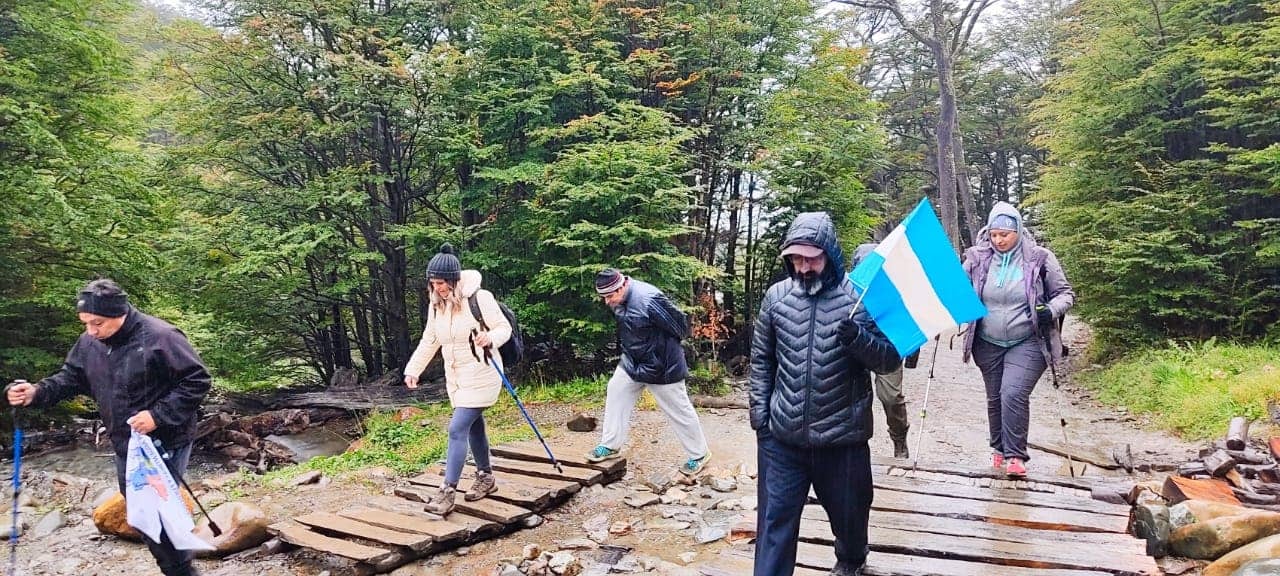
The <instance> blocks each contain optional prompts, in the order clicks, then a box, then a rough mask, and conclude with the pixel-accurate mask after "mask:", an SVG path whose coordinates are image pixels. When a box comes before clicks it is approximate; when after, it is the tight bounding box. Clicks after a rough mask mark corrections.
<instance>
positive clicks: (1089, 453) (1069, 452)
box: [1027, 440, 1120, 470]
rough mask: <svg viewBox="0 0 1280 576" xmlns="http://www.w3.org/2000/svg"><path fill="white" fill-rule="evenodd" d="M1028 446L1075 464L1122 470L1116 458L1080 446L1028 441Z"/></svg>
mask: <svg viewBox="0 0 1280 576" xmlns="http://www.w3.org/2000/svg"><path fill="white" fill-rule="evenodd" d="M1027 446H1028V447H1030V448H1035V449H1036V450H1039V451H1041V452H1048V453H1050V454H1053V455H1055V456H1062V457H1064V458H1071V460H1073V461H1075V462H1088V463H1089V464H1092V465H1094V466H1097V467H1098V468H1102V469H1104V470H1119V469H1120V464H1119V463H1117V462H1116V460H1115V458H1112V457H1111V456H1109V455H1106V454H1099V453H1097V452H1094V451H1093V450H1089V449H1086V448H1082V447H1080V446H1066V445H1063V444H1058V443H1056V442H1037V441H1030V440H1029V441H1027Z"/></svg>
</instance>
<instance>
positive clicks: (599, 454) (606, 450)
mask: <svg viewBox="0 0 1280 576" xmlns="http://www.w3.org/2000/svg"><path fill="white" fill-rule="evenodd" d="M621 454H622V451H620V450H614V449H613V448H610V447H608V446H605V445H604V444H601V445H599V446H596V449H595V450H592V451H590V452H587V462H604V461H605V460H609V459H611V458H617V457H618V456H619V455H621Z"/></svg>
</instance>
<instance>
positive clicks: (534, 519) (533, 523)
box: [521, 514, 543, 528]
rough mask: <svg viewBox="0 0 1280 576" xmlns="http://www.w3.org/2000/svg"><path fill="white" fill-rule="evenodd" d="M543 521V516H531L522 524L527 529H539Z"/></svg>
mask: <svg viewBox="0 0 1280 576" xmlns="http://www.w3.org/2000/svg"><path fill="white" fill-rule="evenodd" d="M542 521H543V518H542V516H541V515H539V514H530V515H529V517H527V518H525V519H524V521H523V522H521V524H523V525H524V527H525V528H537V527H539V526H541V525H542Z"/></svg>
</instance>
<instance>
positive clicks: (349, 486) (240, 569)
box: [19, 321, 1195, 576]
mask: <svg viewBox="0 0 1280 576" xmlns="http://www.w3.org/2000/svg"><path fill="white" fill-rule="evenodd" d="M1067 326H1068V328H1067V341H1068V342H1069V343H1070V344H1071V346H1072V348H1073V349H1076V350H1083V349H1084V345H1085V344H1086V341H1087V338H1088V334H1087V333H1085V332H1084V331H1083V330H1082V329H1081V328H1080V327H1081V325H1080V324H1078V323H1076V322H1073V321H1069V322H1068V323H1067ZM931 353H932V345H929V346H928V347H926V348H925V350H924V353H923V354H922V358H921V362H920V367H919V368H916V369H913V370H908V371H907V372H906V377H905V384H904V386H905V394H906V396H907V399H908V402H909V413H910V415H911V423H912V430H911V435H910V440H911V443H912V444H911V447H912V449H913V450H914V449H915V448H916V444H915V442H916V437H917V436H916V433H917V431H918V430H919V429H920V408H921V404H922V403H923V401H924V396H925V387H926V381H927V377H928V373H929V366H928V363H929V355H930V354H931ZM1064 380H1065V381H1067V382H1064V384H1063V387H1062V388H1061V389H1060V390H1055V389H1054V388H1053V386H1052V385H1051V382H1050V377H1049V375H1048V374H1046V375H1045V377H1044V378H1043V379H1042V380H1041V382H1040V384H1039V385H1038V386H1037V388H1036V390H1035V393H1034V394H1033V397H1032V431H1031V439H1032V441H1045V442H1053V443H1061V442H1062V432H1061V429H1060V427H1059V425H1058V418H1059V409H1060V410H1061V412H1062V416H1063V417H1065V418H1066V420H1067V422H1068V434H1069V440H1070V444H1071V445H1075V446H1082V447H1091V448H1092V449H1093V450H1094V451H1096V452H1101V453H1103V454H1108V453H1109V452H1110V449H1111V448H1112V447H1113V446H1123V445H1124V444H1125V443H1129V444H1131V446H1132V450H1133V455H1134V458H1135V461H1137V462H1138V463H1143V462H1148V463H1154V462H1160V463H1178V462H1182V461H1186V460H1187V459H1189V458H1190V457H1191V456H1192V454H1193V452H1194V449H1195V447H1193V446H1192V445H1190V444H1188V443H1185V442H1182V441H1180V440H1177V439H1176V438H1173V437H1172V436H1170V435H1167V434H1163V433H1160V432H1156V431H1151V430H1144V429H1143V428H1142V427H1141V426H1142V423H1141V422H1139V421H1138V420H1136V419H1134V418H1131V417H1128V416H1127V415H1126V414H1124V413H1123V412H1120V411H1117V410H1114V409H1111V408H1107V407H1104V406H1101V405H1099V404H1098V403H1097V402H1095V401H1093V400H1091V399H1090V398H1089V397H1088V395H1087V393H1085V392H1084V391H1081V390H1079V389H1076V388H1075V387H1073V386H1072V385H1071V384H1070V383H1069V380H1070V378H1069V377H1065V378H1064ZM982 390H983V388H982V383H981V378H980V377H979V374H978V370H977V368H976V367H974V366H973V365H972V364H969V365H964V364H961V362H960V342H959V338H956V345H955V348H954V349H952V348H949V347H948V346H947V340H946V339H945V338H944V339H943V342H942V346H941V348H940V349H939V351H938V355H937V364H936V366H935V378H934V381H933V384H932V386H931V388H930V390H929V395H930V397H929V413H928V417H927V422H926V426H925V428H926V432H925V435H924V440H923V450H922V451H921V452H922V453H921V454H919V456H921V459H920V460H921V461H922V462H936V463H949V464H961V465H972V466H978V465H985V463H987V462H988V459H989V454H990V452H989V449H988V447H987V432H986V430H987V425H986V410H985V397H984V394H983V391H982ZM738 394H742V392H738ZM875 406H876V408H875V413H876V416H875V417H876V422H877V424H876V435H875V437H874V438H873V439H872V441H871V446H872V454H873V455H875V456H889V455H891V454H892V447H891V445H890V442H889V439H888V435H887V432H886V431H885V430H884V429H883V422H884V419H883V413H882V412H881V409H880V407H879V403H878V402H877V403H875ZM537 412H538V413H539V414H540V416H539V420H540V425H541V426H542V427H543V429H544V431H546V432H548V433H549V435H550V436H551V441H552V443H553V446H555V447H556V449H557V450H560V451H563V452H565V453H572V454H584V453H586V452H587V451H588V450H590V449H591V448H592V447H593V446H594V445H595V444H596V442H597V441H598V440H599V433H598V432H590V433H576V432H570V431H568V430H567V429H565V428H564V426H563V422H564V419H565V418H567V417H568V416H569V414H568V411H567V410H565V409H564V408H563V407H558V406H547V407H541V408H539V409H537ZM700 412H701V419H702V423H703V427H704V429H705V431H706V433H707V437H708V441H709V442H710V445H711V450H712V454H713V462H712V464H711V467H712V468H713V469H734V468H736V467H737V466H738V465H739V464H743V463H745V464H747V465H748V466H750V468H751V470H754V469H755V467H756V454H755V436H754V433H753V432H752V431H751V429H750V426H749V424H748V421H747V412H746V410H734V409H727V410H719V409H715V410H702V411H700ZM626 454H627V456H628V458H629V462H630V474H629V476H628V478H627V479H625V480H624V481H622V482H618V483H616V484H615V485H613V486H612V487H610V488H608V489H599V488H597V489H589V490H584V491H583V492H582V493H579V494H578V495H576V496H574V497H573V498H572V499H571V500H570V501H569V502H568V503H567V504H566V505H564V506H563V507H561V508H560V509H558V510H556V511H554V512H552V513H549V514H548V515H547V517H546V521H545V522H544V523H543V524H542V525H540V526H538V527H536V528H533V529H529V530H523V531H520V532H517V533H515V534H512V535H509V536H507V537H505V538H502V539H498V540H492V541H489V542H485V543H481V544H478V545H475V546H472V547H470V548H468V549H466V550H461V551H455V552H447V553H444V554H441V555H439V556H436V557H434V558H430V559H427V560H424V561H421V562H419V563H416V564H412V565H409V566H406V567H403V568H401V569H399V570H397V571H396V572H394V574H396V575H399V576H412V575H428V574H430V575H444V574H449V575H459V576H463V575H465V576H473V575H487V574H490V573H492V570H493V569H494V567H496V566H498V565H499V563H500V561H501V560H502V559H507V558H513V557H518V556H519V555H520V552H521V549H522V548H523V546H524V545H526V544H531V543H532V544H538V545H539V546H541V547H542V548H543V549H547V550H555V549H556V547H555V546H556V543H557V542H563V541H566V540H571V539H580V538H585V537H586V536H587V531H586V529H584V527H583V524H584V523H586V522H587V521H588V520H589V519H591V518H593V517H597V516H600V515H605V516H606V517H607V518H608V521H609V522H610V523H613V522H617V521H637V520H641V521H644V523H645V524H644V526H645V527H642V528H638V529H636V530H633V531H632V532H631V533H630V534H626V535H623V536H617V537H610V539H609V540H608V542H607V543H608V544H610V545H615V546H622V547H627V548H630V549H631V551H632V552H631V553H632V554H633V555H636V556H637V557H647V558H652V559H659V560H664V561H666V562H670V563H672V564H667V565H666V566H668V568H669V567H670V566H672V565H675V566H685V565H696V564H697V563H700V562H705V561H710V560H713V559H714V558H715V557H716V555H717V554H718V553H719V551H720V550H722V549H723V548H725V547H727V546H729V545H728V544H727V543H725V542H724V541H723V540H721V541H718V542H713V543H711V544H706V545H698V544H696V543H695V542H694V539H693V537H692V536H691V532H692V530H675V529H671V528H669V527H667V528H663V527H662V526H663V525H664V524H670V523H671V521H669V520H664V519H662V517H661V516H660V515H659V514H658V511H657V509H656V508H657V507H653V506H651V507H646V508H644V509H639V510H637V509H635V508H632V507H630V506H628V505H626V504H624V503H623V501H622V499H623V497H625V496H626V495H628V494H630V493H632V488H631V487H632V486H633V485H635V484H637V483H638V482H639V480H641V479H643V478H645V477H647V476H648V475H650V474H652V473H653V472H656V471H660V470H673V469H674V468H675V467H676V466H678V465H679V464H680V463H681V462H682V461H683V459H684V457H685V456H684V454H683V453H682V451H681V449H680V447H679V443H678V442H677V441H676V438H675V436H674V435H673V434H672V433H671V431H670V429H669V427H668V426H667V424H666V422H665V419H664V417H663V416H662V414H661V413H659V412H657V411H641V412H638V413H637V414H636V416H635V419H634V426H633V428H632V438H631V441H630V444H629V446H628V447H627V449H626ZM1065 462H1066V460H1065V459H1064V458H1060V457H1058V456H1053V455H1050V454H1046V453H1043V452H1039V451H1033V452H1032V460H1031V461H1030V462H1029V463H1028V467H1029V468H1030V471H1031V473H1032V474H1033V475H1035V474H1059V473H1063V474H1065V473H1066V468H1065ZM1099 472H1100V471H1098V470H1091V473H1099ZM402 482H403V480H402V479H400V478H397V477H395V476H394V475H393V474H390V473H389V471H385V470H367V471H364V472H362V473H359V474H354V475H351V476H349V477H346V478H339V479H335V480H334V482H333V483H332V484H329V485H328V486H326V487H317V486H304V487H300V488H290V487H280V486H277V487H264V488H259V489H255V490H254V491H253V492H252V493H248V494H243V495H239V497H240V498H242V499H244V500H246V501H250V502H253V503H255V504H257V505H259V506H261V507H262V508H263V509H264V510H265V511H266V512H267V514H268V515H269V516H270V517H272V518H277V519H281V518H286V517H289V516H292V515H296V514H302V513H306V512H310V511H316V510H338V509H341V508H344V507H346V506H348V505H349V504H350V503H351V502H353V501H357V500H358V499H360V498H361V497H363V496H366V495H379V494H390V493H391V490H392V488H393V487H394V486H396V485H397V484H400V483H402ZM754 492H755V486H754V485H753V484H751V483H744V484H742V485H740V486H739V487H738V489H737V491H736V492H735V493H733V494H731V496H735V497H750V496H752V495H753V494H754ZM85 510H86V509H85V505H84V504H81V505H79V506H78V507H76V508H75V509H74V510H73V511H72V512H71V514H69V516H70V518H69V522H68V525H67V527H65V528H63V529H61V530H58V531H57V532H55V533H54V534H53V535H51V536H49V537H47V538H45V539H43V540H41V541H35V542H30V541H29V542H27V543H25V545H24V547H23V549H22V550H21V551H20V553H19V554H20V555H19V558H20V565H25V566H30V572H29V573H30V574H95V575H104V576H105V575H122V576H123V575H125V574H129V575H151V574H159V571H158V570H155V568H154V564H152V562H151V559H150V556H149V555H148V554H147V551H146V549H145V548H144V547H143V546H141V545H140V544H134V543H128V542H124V541H120V540H117V539H115V538H103V537H101V536H98V535H96V531H95V530H94V528H93V526H92V523H91V521H86V520H85V515H84V514H85ZM712 513H717V514H721V515H723V514H725V513H722V512H720V511H708V512H707V514H712ZM745 513H746V514H750V512H745ZM733 514H744V512H742V511H738V512H736V513H733ZM688 552H693V553H694V554H693V556H689V555H688V554H687V553H688ZM576 554H578V555H579V557H580V558H581V559H582V560H583V561H584V562H587V563H589V562H590V561H591V560H592V559H593V558H594V557H595V555H596V554H597V552H595V551H583V552H576ZM682 554H683V555H684V556H683V557H682V556H681V555H682ZM199 566H200V568H201V570H202V571H203V573H204V574H206V575H207V576H233V575H234V576H240V575H243V574H262V575H273V576H275V575H278V576H284V575H317V574H321V573H322V572H326V571H327V572H328V573H329V574H330V576H339V575H343V574H349V573H351V572H350V570H349V569H348V568H347V567H346V566H345V565H344V564H343V563H341V562H334V561H329V560H326V559H323V558H319V557H316V556H313V555H310V554H308V553H306V552H294V553H291V554H287V555H275V556H270V557H266V558H262V559H259V560H255V561H227V562H221V561H216V560H202V561H199ZM588 568H590V565H589V564H588ZM598 568H599V567H597V571H598ZM587 573H588V574H593V572H591V571H590V570H589V571H588V572H587ZM653 573H661V574H678V573H680V572H679V569H675V570H670V569H668V570H666V571H658V572H653Z"/></svg>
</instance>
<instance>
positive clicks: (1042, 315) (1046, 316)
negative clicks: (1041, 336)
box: [1036, 304, 1053, 332]
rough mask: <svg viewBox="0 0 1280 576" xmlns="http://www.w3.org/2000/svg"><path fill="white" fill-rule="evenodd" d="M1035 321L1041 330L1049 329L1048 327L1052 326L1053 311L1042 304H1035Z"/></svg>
mask: <svg viewBox="0 0 1280 576" xmlns="http://www.w3.org/2000/svg"><path fill="white" fill-rule="evenodd" d="M1036 323H1037V324H1039V325H1040V329H1041V330H1044V331H1046V332H1047V331H1049V327H1051V326H1053V311H1052V310H1050V309H1049V307H1048V306H1045V305H1044V304H1041V305H1039V306H1036Z"/></svg>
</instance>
